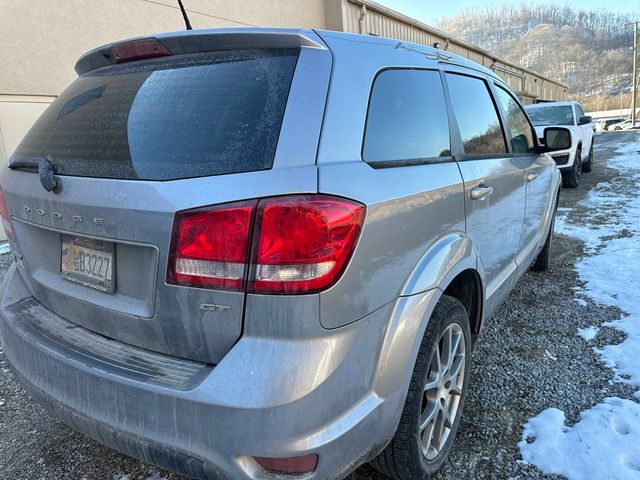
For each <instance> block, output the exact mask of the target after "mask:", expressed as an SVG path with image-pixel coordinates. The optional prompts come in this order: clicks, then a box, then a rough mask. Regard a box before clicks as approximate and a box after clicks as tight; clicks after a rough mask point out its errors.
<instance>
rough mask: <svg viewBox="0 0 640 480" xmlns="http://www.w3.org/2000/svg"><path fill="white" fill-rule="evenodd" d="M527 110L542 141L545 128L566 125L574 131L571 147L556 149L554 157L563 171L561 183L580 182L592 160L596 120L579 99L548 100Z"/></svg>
mask: <svg viewBox="0 0 640 480" xmlns="http://www.w3.org/2000/svg"><path fill="white" fill-rule="evenodd" d="M525 110H526V111H527V114H528V115H529V118H530V119H531V122H532V123H533V126H534V127H535V129H536V135H538V138H539V139H540V141H541V142H542V139H543V138H544V129H545V128H547V127H553V126H563V127H565V128H568V129H569V130H570V131H571V148H570V149H568V150H561V151H558V152H553V155H551V156H552V157H553V159H554V160H555V162H556V164H557V165H558V168H559V169H560V171H561V172H562V186H563V187H570V188H575V187H577V186H578V185H580V176H581V175H582V173H583V172H584V173H587V172H590V171H591V167H592V164H593V135H594V131H593V120H592V118H591V117H589V116H587V115H585V114H584V111H583V110H582V107H581V106H580V104H579V103H578V102H574V101H566V102H545V103H535V104H533V105H527V106H525Z"/></svg>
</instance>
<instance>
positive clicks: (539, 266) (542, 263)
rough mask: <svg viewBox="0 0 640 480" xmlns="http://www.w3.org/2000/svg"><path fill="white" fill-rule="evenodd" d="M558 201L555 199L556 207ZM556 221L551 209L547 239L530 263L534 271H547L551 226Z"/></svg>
mask: <svg viewBox="0 0 640 480" xmlns="http://www.w3.org/2000/svg"><path fill="white" fill-rule="evenodd" d="M557 207H558V203H557V201H556V208H557ZM555 223H556V211H555V209H554V211H553V217H552V218H551V228H549V233H548V234H547V240H546V241H545V242H544V247H542V250H540V253H539V254H538V256H537V257H536V259H535V261H534V262H533V263H532V264H531V270H533V271H534V272H547V271H549V264H550V263H551V243H552V242H553V227H554V226H555Z"/></svg>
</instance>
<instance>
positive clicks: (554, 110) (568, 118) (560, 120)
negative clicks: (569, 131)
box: [527, 105, 573, 127]
mask: <svg viewBox="0 0 640 480" xmlns="http://www.w3.org/2000/svg"><path fill="white" fill-rule="evenodd" d="M527 114H528V115H529V118H530V119H531V123H533V124H534V125H535V126H536V127H541V126H542V125H573V110H571V107H570V106H569V105H567V106H562V107H536V108H531V109H528V110H527Z"/></svg>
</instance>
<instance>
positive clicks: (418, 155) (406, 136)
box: [362, 69, 451, 162]
mask: <svg viewBox="0 0 640 480" xmlns="http://www.w3.org/2000/svg"><path fill="white" fill-rule="evenodd" d="M450 149H451V147H450V140H449V120H448V116H447V108H446V103H445V99H444V91H443V88H442V82H441V80H440V75H439V73H438V72H437V71H434V70H411V69H397V70H385V71H383V72H382V73H380V75H378V77H377V78H376V80H375V82H374V84H373V88H372V91H371V99H370V101H369V111H368V112H367V123H366V127H365V133H364V144H363V147H362V158H363V160H364V161H365V162H387V161H398V160H420V159H428V158H436V157H447V156H449V155H451V151H450Z"/></svg>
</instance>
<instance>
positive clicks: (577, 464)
mask: <svg viewBox="0 0 640 480" xmlns="http://www.w3.org/2000/svg"><path fill="white" fill-rule="evenodd" d="M617 153H618V155H617V156H615V157H614V158H611V159H610V160H609V162H608V167H609V168H613V169H616V170H618V171H619V172H620V175H619V176H618V177H616V178H614V179H613V180H611V181H610V182H603V183H601V184H599V185H597V186H596V187H595V188H594V189H593V190H592V191H591V192H590V193H589V194H588V195H587V197H586V198H585V199H584V200H583V201H582V202H581V203H580V204H579V205H578V208H583V209H586V211H587V212H588V218H589V220H590V221H589V222H584V223H572V222H571V212H566V211H561V212H558V219H557V222H556V232H557V233H562V234H564V235H571V236H574V237H577V238H580V239H581V240H582V241H584V242H585V252H586V256H585V257H584V258H583V259H582V260H581V261H580V262H578V264H577V265H576V269H577V272H578V276H579V278H580V280H581V281H582V282H584V288H583V289H582V290H580V291H578V292H577V293H579V294H580V295H581V296H586V297H590V298H591V299H592V300H593V301H594V302H596V303H600V304H605V305H613V306H616V307H618V308H620V309H621V310H622V311H623V312H625V315H623V317H622V318H620V319H619V320H616V321H613V322H609V323H607V324H605V325H604V326H608V327H613V328H616V329H619V330H621V331H622V332H624V333H625V334H626V338H625V340H624V341H623V342H622V343H620V344H617V345H607V346H605V347H603V348H600V349H595V351H596V352H597V353H598V354H599V355H600V358H601V359H602V361H603V363H604V364H605V365H607V366H608V367H610V368H611V369H613V371H614V373H615V381H619V382H626V383H629V384H631V385H633V386H635V387H638V388H640V361H638V357H639V356H640V280H639V279H640V197H639V196H638V195H637V192H638V191H639V190H640V140H638V141H636V142H629V143H627V144H625V145H624V146H622V147H621V148H620V149H619V150H618V151H617ZM598 329H599V328H598V326H595V325H594V326H591V327H588V328H585V329H579V331H578V334H579V335H580V336H582V337H583V338H584V339H585V340H587V341H588V340H590V339H592V338H593V337H595V335H596V334H597V332H598ZM635 396H636V397H637V398H639V399H640V390H639V391H638V392H637V393H636V394H635ZM639 445H640V403H638V402H635V401H632V400H628V399H620V398H606V399H604V400H603V401H602V402H601V403H600V404H598V405H596V406H594V407H593V408H591V409H589V410H586V411H584V412H582V413H581V415H580V420H579V421H578V422H577V423H576V424H575V425H573V426H571V427H569V426H567V425H566V424H565V415H564V413H563V412H562V411H560V410H558V409H555V408H549V409H547V410H545V411H543V412H541V413H540V414H538V415H537V416H536V417H533V418H531V419H530V420H529V421H528V422H527V424H526V425H525V429H524V433H523V436H522V441H521V442H520V443H519V444H518V446H519V447H520V451H521V453H522V458H523V460H524V462H526V463H531V464H534V465H536V466H537V467H538V468H540V469H541V470H543V471H545V472H548V473H557V474H561V475H564V476H566V477H567V478H569V479H570V480H587V479H593V478H607V479H620V480H622V479H625V480H626V479H640V447H639Z"/></svg>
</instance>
